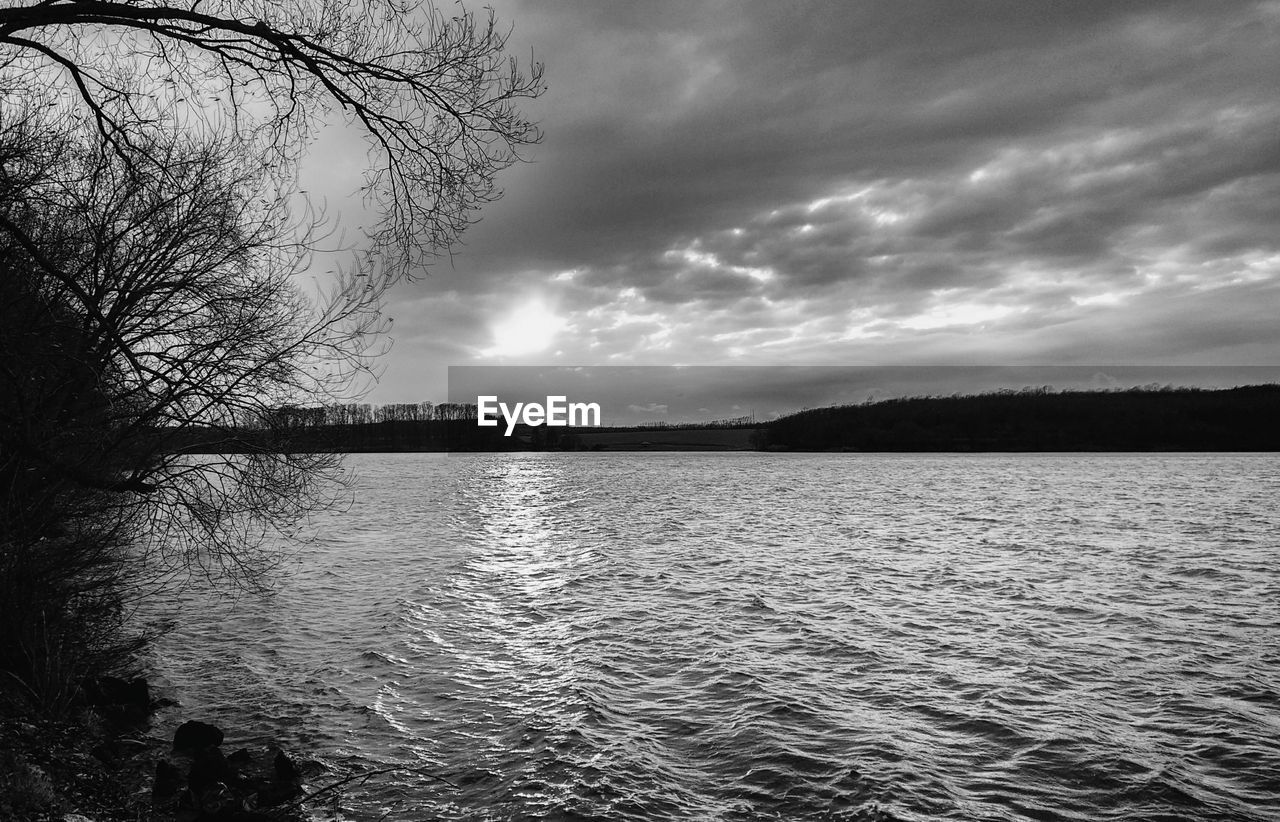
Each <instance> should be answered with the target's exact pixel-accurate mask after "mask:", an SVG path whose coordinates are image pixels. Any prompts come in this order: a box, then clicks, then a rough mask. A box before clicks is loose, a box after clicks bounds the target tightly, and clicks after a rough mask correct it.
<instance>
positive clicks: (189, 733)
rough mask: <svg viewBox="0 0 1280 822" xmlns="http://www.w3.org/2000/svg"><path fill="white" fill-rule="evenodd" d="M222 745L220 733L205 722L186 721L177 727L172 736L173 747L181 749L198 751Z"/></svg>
mask: <svg viewBox="0 0 1280 822" xmlns="http://www.w3.org/2000/svg"><path fill="white" fill-rule="evenodd" d="M221 744H222V731H221V730H220V729H218V728H217V727H215V726H213V725H210V724H209V723H207V722H200V721H198V720H195V719H190V720H187V721H186V722H183V723H182V724H181V725H179V726H178V730H177V731H175V732H174V734H173V747H175V748H182V749H193V750H194V749H199V748H210V747H217V746H218V745H221Z"/></svg>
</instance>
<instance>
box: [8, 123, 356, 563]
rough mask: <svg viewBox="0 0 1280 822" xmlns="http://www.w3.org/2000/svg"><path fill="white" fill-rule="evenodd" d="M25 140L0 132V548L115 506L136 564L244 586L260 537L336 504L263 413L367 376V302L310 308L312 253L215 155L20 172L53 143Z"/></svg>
mask: <svg viewBox="0 0 1280 822" xmlns="http://www.w3.org/2000/svg"><path fill="white" fill-rule="evenodd" d="M34 131H35V130H34V129H33V128H32V127H31V125H30V123H26V124H23V125H19V126H14V127H11V128H8V129H3V128H0V157H3V158H5V159H7V160H9V162H6V163H4V164H3V165H0V169H3V171H4V174H3V175H2V176H0V225H3V226H5V227H7V228H9V231H8V232H7V233H6V234H5V235H4V237H3V242H0V255H2V260H0V262H3V269H4V270H3V272H0V275H2V276H3V277H4V288H3V289H0V294H2V295H3V296H4V297H5V298H6V299H5V300H3V304H2V305H0V308H3V313H4V317H5V326H6V334H5V335H4V355H5V356H4V357H3V359H2V360H0V393H2V394H3V395H4V396H6V397H7V401H6V406H5V408H4V409H3V410H4V420H3V422H4V423H5V425H4V427H3V432H0V433H2V434H3V437H2V439H3V446H4V447H3V448H0V452H2V454H0V478H3V480H4V481H5V483H6V486H7V489H8V492H9V493H8V497H7V500H6V506H5V510H4V525H5V527H6V532H7V533H8V535H11V536H13V537H15V540H16V541H17V542H23V541H26V542H34V541H37V540H39V539H40V538H41V537H42V536H45V535H47V534H48V533H49V532H50V531H51V527H50V526H51V524H52V523H51V522H50V521H49V517H51V516H56V517H58V518H60V521H61V522H63V523H65V522H72V521H77V520H78V519H80V517H79V515H78V514H77V513H76V510H77V506H76V504H74V503H75V501H76V500H77V499H82V500H89V499H92V500H94V503H93V506H92V510H93V516H94V517H95V518H97V519H103V518H104V513H103V511H104V508H103V506H104V505H107V503H106V502H104V498H109V500H110V503H109V506H108V507H109V508H110V516H109V517H106V518H108V519H111V520H112V521H117V522H120V523H122V524H123V523H127V524H128V526H129V528H128V530H129V531H130V532H131V535H132V536H134V537H135V542H136V547H139V548H141V549H142V550H141V551H140V552H138V551H135V552H134V557H133V558H134V559H135V560H138V561H139V562H140V564H139V565H138V567H141V566H142V565H145V566H147V567H148V568H149V569H150V570H153V571H161V572H164V571H169V570H172V569H173V568H175V567H181V568H185V569H192V568H194V569H199V570H202V571H204V572H205V573H207V574H210V575H230V576H232V577H235V578H237V579H239V580H240V581H243V582H250V583H252V582H254V581H256V580H258V579H259V578H260V576H261V573H262V572H263V571H264V570H265V569H266V568H267V567H269V566H270V564H271V561H272V560H273V559H274V558H275V556H276V555H275V554H273V553H272V552H271V551H269V550H268V551H265V552H264V551H260V550H258V549H260V548H263V547H267V548H269V547H270V541H269V539H268V538H269V537H270V536H271V534H272V533H273V532H277V531H279V530H280V529H281V528H285V527H287V526H288V525H290V524H292V523H296V521H297V519H298V517H299V516H300V515H301V514H303V513H304V512H305V511H306V510H308V509H310V508H313V507H316V506H318V505H323V504H325V503H326V502H327V501H328V499H329V497H330V495H331V493H332V492H334V491H335V490H336V489H337V486H336V485H335V484H334V480H335V479H337V478H338V475H337V474H336V469H337V467H338V466H337V461H336V458H335V457H334V456H333V455H327V454H295V453H288V449H283V448H281V447H280V443H279V442H278V441H276V439H274V436H275V434H276V433H277V432H276V431H275V429H276V427H277V425H278V420H279V415H278V414H277V409H278V407H279V406H281V405H283V404H287V403H298V402H299V401H305V402H310V403H317V402H321V401H324V400H326V399H329V398H331V397H332V396H333V395H334V393H335V392H337V391H340V390H341V389H342V387H343V386H344V385H345V384H346V381H347V379H348V378H349V376H350V374H351V373H353V372H354V371H358V370H359V369H361V368H363V367H364V366H365V359H366V356H367V354H368V345H369V342H370V340H371V339H372V338H371V336H370V335H369V334H368V330H369V327H370V324H371V323H373V322H374V321H375V320H376V304H372V303H369V302H368V301H366V300H362V299H360V298H359V297H353V296H351V295H350V292H352V291H355V292H357V293H359V292H360V288H359V285H358V277H352V278H349V279H350V280H351V282H349V283H348V284H347V286H346V287H345V288H339V289H336V291H335V293H334V295H333V299H331V300H330V301H328V302H327V303H323V304H318V305H317V304H313V303H311V302H310V301H309V300H308V299H307V298H306V297H305V296H304V294H303V292H302V291H301V289H300V288H299V286H298V284H297V282H296V279H295V277H294V274H296V272H297V271H299V270H300V269H302V268H304V267H305V266H306V264H307V255H306V253H305V250H306V247H307V246H306V243H305V242H303V243H299V242H298V238H297V235H296V230H295V228H296V227H295V225H294V221H293V220H291V219H290V217H289V215H288V212H287V209H286V207H285V205H284V203H283V201H275V202H265V203H264V202H263V201H262V200H261V199H260V198H256V197H255V196H254V195H255V190H254V189H255V186H254V183H255V181H256V180H257V179H258V176H257V174H256V172H255V171H254V170H253V168H252V164H251V163H246V161H245V159H244V158H243V157H241V156H240V155H238V154H237V153H236V152H234V151H232V150H230V149H228V148H227V147H226V146H220V145H214V146H208V145H204V146H200V145H194V146H193V145H190V144H187V143H181V144H178V145H177V146H169V147H164V146H160V145H149V146H148V147H147V150H148V152H149V153H150V154H151V155H152V156H155V157H159V158H163V159H164V162H165V163H166V168H167V172H166V174H164V175H163V176H156V175H153V174H149V173H146V172H143V171H140V170H139V169H138V168H137V167H136V166H132V165H130V164H128V163H125V162H124V161H123V160H121V159H120V158H118V157H116V156H115V155H112V154H102V153H100V152H97V151H93V150H85V149H79V150H77V149H76V148H75V147H74V145H71V146H65V145H64V146H61V147H60V148H59V150H58V152H57V155H58V161H57V162H56V163H52V162H48V161H47V160H46V158H45V157H44V154H47V151H45V152H42V151H41V150H40V149H39V148H30V150H29V154H28V156H27V157H26V159H25V162H22V163H19V162H17V161H16V158H17V157H18V156H20V155H21V152H22V151H23V150H24V147H28V148H29V147H32V146H37V147H38V146H44V145H47V141H46V140H45V139H44V138H43V136H33V132H34ZM18 172H21V173H18ZM192 446H199V447H200V450H204V451H213V452H218V453H217V454H216V455H201V456H195V457H193V456H187V455H184V454H183V451H185V450H189V449H190V448H191V447H192ZM77 495H78V497H77ZM20 526H21V527H20ZM19 537H20V538H19ZM135 576H136V575H135Z"/></svg>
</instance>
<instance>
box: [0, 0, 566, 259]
mask: <svg viewBox="0 0 1280 822" xmlns="http://www.w3.org/2000/svg"><path fill="white" fill-rule="evenodd" d="M506 41H507V35H506V34H505V33H503V32H502V31H501V30H499V29H498V28H497V24H496V21H495V20H494V17H493V15H492V13H490V14H489V16H488V17H487V18H486V19H484V20H480V19H478V18H477V17H476V16H475V15H474V14H473V13H471V12H469V11H466V10H463V9H461V8H460V7H459V10H458V13H457V14H455V15H453V16H446V15H445V14H444V13H443V12H440V11H438V10H436V9H434V8H432V7H430V6H427V5H424V4H422V3H418V2H399V1H398V0H360V1H359V2H349V1H348V0H317V1H316V2H306V0H294V2H277V0H257V1H256V2H254V1H253V0H220V1H219V0H212V1H209V0H191V2H188V3H152V2H145V0H143V1H142V2H102V1H101V0H42V2H35V3H30V4H26V5H17V6H13V7H9V8H0V49H2V51H0V66H3V69H4V70H3V75H2V76H0V92H3V94H4V98H5V101H6V104H7V105H12V104H13V103H14V102H17V101H25V102H26V103H27V104H28V105H30V106H33V107H35V108H38V109H43V108H48V109H51V110H53V111H54V112H56V113H57V114H58V115H59V116H61V118H62V119H63V122H62V123H61V127H62V128H63V129H66V130H84V131H86V132H91V133H93V134H94V135H95V136H96V138H97V139H98V140H99V141H100V142H101V143H102V145H103V146H104V147H106V148H108V149H110V150H111V151H113V152H115V153H116V154H118V155H119V156H120V157H121V158H123V159H124V160H125V161H126V162H127V163H130V164H150V165H152V166H154V167H155V168H157V169H159V170H161V171H163V170H164V169H166V168H167V165H166V164H167V161H168V159H169V158H168V156H167V155H165V154H160V155H156V154H155V153H154V148H155V146H156V145H157V141H156V139H155V135H157V134H166V133H167V134H177V133H181V134H186V135H189V136H193V137H198V138H205V139H213V140H215V141H221V142H227V141H231V142H235V143H238V144H240V146H241V148H242V149H243V150H245V151H246V153H247V155H248V156H254V157H257V158H259V159H260V162H261V163H262V170H263V171H264V173H265V174H266V175H268V176H269V177H271V178H272V179H274V180H275V181H276V182H278V183H283V185H282V188H283V189H284V190H285V191H288V190H289V188H290V186H289V185H288V183H289V182H290V181H292V180H293V179H294V175H295V173H296V163H297V160H298V159H299V157H300V156H301V153H302V151H303V149H304V148H305V146H306V145H307V142H308V140H309V138H310V137H312V136H313V135H314V133H315V130H316V128H317V127H318V126H319V125H321V124H323V123H324V122H325V121H326V120H327V119H331V118H333V117H335V116H342V117H344V118H345V119H346V121H347V122H349V123H353V124H355V125H358V126H359V127H361V128H362V129H363V131H364V133H365V135H366V137H367V142H368V147H369V158H368V159H369V162H368V166H367V173H366V180H365V183H366V185H365V193H366V195H367V196H368V197H369V199H370V201H371V203H372V204H373V206H374V207H375V209H376V210H377V211H378V212H379V214H380V220H379V221H378V223H377V224H376V225H373V226H370V227H369V228H368V229H367V230H366V231H365V234H366V235H367V236H366V238H365V240H366V242H365V244H364V245H365V250H366V251H367V252H369V254H370V255H371V256H370V258H369V259H371V260H372V259H376V260H377V262H378V263H379V265H380V269H379V270H380V271H381V273H383V274H384V275H385V276H386V277H387V278H388V279H391V280H394V279H396V278H398V277H400V276H403V275H405V274H412V273H416V272H417V271H418V270H420V268H421V266H423V265H425V264H426V263H427V262H429V261H430V259H431V258H433V257H434V256H435V255H436V254H438V253H440V252H441V251H443V250H446V249H448V248H449V246H450V245H452V244H453V243H454V242H455V241H456V240H457V238H458V235H459V233H460V232H461V231H462V230H463V229H464V228H465V227H466V226H467V225H468V223H469V222H470V221H471V219H472V218H473V217H472V215H473V212H474V210H475V208H477V207H478V206H480V205H482V204H484V203H485V202H487V201H489V200H491V199H493V197H494V196H495V194H496V190H495V187H494V176H495V174H496V173H497V172H498V171H500V170H501V169H503V168H505V167H507V166H509V165H510V164H511V163H512V162H514V161H515V160H516V159H517V158H518V154H517V152H518V150H519V148H520V147H521V146H524V145H527V144H529V143H532V142H535V141H536V140H538V139H539V137H540V134H539V132H538V130H537V128H536V127H535V126H534V125H533V123H531V122H530V121H529V120H527V119H525V118H524V117H523V116H522V115H521V114H520V112H519V111H518V109H517V108H516V105H515V104H516V103H517V102H518V101H519V100H521V99H523V98H530V97H534V96H537V95H538V94H540V93H541V92H542V91H543V90H544V89H543V85H542V67H541V66H540V65H538V64H533V65H531V66H530V67H529V69H528V73H527V74H526V73H525V72H524V71H522V69H521V68H520V66H519V65H518V64H517V62H516V61H515V60H514V59H512V58H510V57H509V56H508V55H507V54H506ZM24 78H25V79H24ZM31 78H35V79H31ZM159 143H160V144H163V143H164V141H163V140H161V141H159Z"/></svg>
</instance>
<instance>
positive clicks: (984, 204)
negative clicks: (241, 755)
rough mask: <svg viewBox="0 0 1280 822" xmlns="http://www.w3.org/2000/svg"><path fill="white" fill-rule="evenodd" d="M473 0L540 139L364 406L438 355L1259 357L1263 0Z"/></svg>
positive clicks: (704, 361)
mask: <svg viewBox="0 0 1280 822" xmlns="http://www.w3.org/2000/svg"><path fill="white" fill-rule="evenodd" d="M493 6H494V9H495V11H496V13H497V15H498V17H499V19H500V21H502V22H503V23H505V24H509V25H511V26H513V27H514V31H513V33H512V35H511V38H510V41H509V46H510V47H511V50H512V52H513V53H514V54H515V55H516V56H518V57H520V58H521V59H528V56H529V55H530V53H532V55H533V56H534V57H535V58H536V59H538V60H541V61H542V62H544V63H545V65H546V80H547V83H548V86H549V90H548V91H547V92H546V94H545V95H544V96H543V97H542V98H540V99H538V100H536V101H532V102H530V103H528V104H526V105H525V111H527V112H528V114H529V115H530V116H532V117H533V118H534V119H536V120H537V121H538V122H539V123H540V125H541V128H542V130H543V132H544V134H545V137H544V139H543V142H542V143H541V144H540V145H537V146H534V147H532V148H530V149H529V150H528V151H527V152H526V157H527V159H528V162H526V163H523V164H521V165H518V166H516V167H513V168H511V169H508V170H507V171H506V172H504V173H503V174H502V175H501V176H500V177H499V185H500V187H501V188H503V189H504V190H505V196H504V197H503V198H502V199H501V200H500V201H499V202H497V203H494V204H492V205H490V206H488V207H486V208H485V209H484V210H483V211H482V212H481V213H480V214H479V217H480V218H481V219H480V222H479V223H478V224H477V225H475V226H473V227H472V228H471V229H469V230H468V232H467V233H466V234H465V235H464V238H463V244H462V245H461V246H460V247H458V248H456V249H455V250H454V254H453V256H452V259H451V260H443V261H441V262H440V263H439V264H438V265H436V266H435V267H434V268H432V269H431V270H430V271H428V272H425V274H426V276H424V277H423V278H422V279H421V280H419V281H417V282H414V283H409V284H405V285H403V286H400V287H397V289H396V290H395V291H394V293H393V294H392V295H391V298H390V301H389V303H388V306H387V312H386V313H387V314H388V315H389V316H391V317H394V324H393V328H394V331H393V332H392V335H391V336H392V338H393V340H394V345H393V348H392V350H391V351H390V353H389V354H388V355H386V356H385V357H384V358H383V360H382V363H381V374H380V379H379V381H378V383H377V384H376V385H375V386H374V387H373V389H372V391H371V392H370V394H369V395H368V397H367V398H368V399H369V400H370V401H373V402H411V401H423V400H432V401H439V400H442V399H444V398H445V395H446V392H447V388H446V377H447V367H448V366H476V365H504V366H512V365H539V366H574V365H590V366H602V365H608V366H617V365H716V366H743V365H773V366H777V365H793V366H822V365H845V366H851V365H858V366H872V365H879V366H884V365H916V366H944V365H953V366H958V365H1085V366H1094V365H1126V364H1129V365H1133V364H1138V365H1222V364H1226V365H1268V364H1280V323H1278V322H1277V320H1276V316H1277V309H1278V308H1280V230H1278V228H1280V94H1277V93H1276V92H1275V89H1274V84H1275V78H1277V77H1280V2H1276V0H1268V1H1267V2H1243V1H1242V2H1216V3H1206V2H1174V1H1171V0H1160V2H1125V1H1124V0H1105V2H1102V1H1099V2H1085V1H1084V0H1076V1H1075V2H1070V3H1063V2H1047V1H1040V0H988V1H987V2H980V3H978V2H973V3H958V2H943V1H942V0H937V1H936V2H918V1H917V0H895V2H874V3H872V2H866V3H848V2H835V0H833V1H832V2H785V3H782V2H771V1H762V2H753V1H751V0H748V1H746V2H697V3H694V2H687V0H678V1H677V2H621V1H618V2H596V1H594V0H593V2H589V3H588V2H562V1H561V0H539V1H538V2H536V3H535V2H522V0H501V2H495V3H493ZM1089 373H1091V374H1092V373H1094V372H1093V371H1090V372H1089ZM659 404H661V403H659V402H657V401H656V400H655V402H654V405H655V407H656V406H657V405H659Z"/></svg>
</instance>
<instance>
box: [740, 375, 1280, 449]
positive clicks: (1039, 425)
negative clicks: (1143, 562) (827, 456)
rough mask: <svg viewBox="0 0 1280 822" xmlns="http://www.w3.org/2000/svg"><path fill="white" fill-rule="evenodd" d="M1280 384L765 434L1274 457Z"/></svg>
mask: <svg viewBox="0 0 1280 822" xmlns="http://www.w3.org/2000/svg"><path fill="white" fill-rule="evenodd" d="M1277 420H1280V385H1256V386H1246V387H1241V388H1230V389H1223V390H1200V389H1189V388H1177V389H1168V388H1165V389H1138V388H1135V389H1131V390H1127V391H1064V392H1061V393H1056V392H1053V391H1051V390H1048V389H1034V390H1030V389H1028V390H1023V391H1019V392H1011V391H1005V392H999V393H994V394H980V395H976V396H961V397H922V398H912V399H896V400H885V401H882V402H877V403H872V404H867V405H845V406H836V407H831V408H815V409H811V410H806V411H801V412H799V413H796V414H791V415H789V416H786V417H782V418H780V419H777V420H774V421H772V422H769V423H767V424H766V425H764V426H763V427H762V428H761V430H760V433H759V438H758V444H759V446H760V447H762V448H766V449H770V450H796V451H828V450H849V451H1277V450H1280V424H1278V423H1277Z"/></svg>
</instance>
